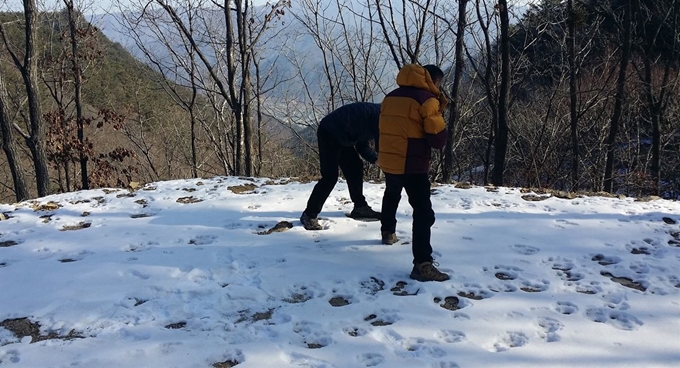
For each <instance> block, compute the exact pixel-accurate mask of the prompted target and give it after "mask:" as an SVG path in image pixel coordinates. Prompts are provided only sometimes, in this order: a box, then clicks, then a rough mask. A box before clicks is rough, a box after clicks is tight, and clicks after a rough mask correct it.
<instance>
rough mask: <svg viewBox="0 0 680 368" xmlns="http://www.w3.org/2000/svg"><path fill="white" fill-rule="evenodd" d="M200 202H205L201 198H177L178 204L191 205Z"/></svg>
mask: <svg viewBox="0 0 680 368" xmlns="http://www.w3.org/2000/svg"><path fill="white" fill-rule="evenodd" d="M198 202H203V200H202V199H200V198H196V197H193V196H190V197H180V198H177V203H183V204H190V203H198Z"/></svg>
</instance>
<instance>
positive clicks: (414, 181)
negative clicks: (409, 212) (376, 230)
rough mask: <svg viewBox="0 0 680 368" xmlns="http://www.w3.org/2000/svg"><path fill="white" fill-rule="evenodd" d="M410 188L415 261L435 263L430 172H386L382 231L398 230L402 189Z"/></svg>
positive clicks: (412, 248) (412, 246) (416, 262)
mask: <svg viewBox="0 0 680 368" xmlns="http://www.w3.org/2000/svg"><path fill="white" fill-rule="evenodd" d="M402 189H406V195H408V202H409V203H410V204H411V207H413V239H412V241H411V250H412V252H413V263H414V264H418V263H422V262H432V245H430V228H431V227H432V225H433V224H434V211H433V210H432V202H431V201H430V179H429V178H428V177H427V174H401V175H395V174H388V173H385V194H384V196H383V202H382V210H381V212H382V220H381V228H380V230H381V231H389V232H392V233H393V232H395V230H396V228H397V218H396V216H397V207H398V206H399V201H400V200H401V190H402Z"/></svg>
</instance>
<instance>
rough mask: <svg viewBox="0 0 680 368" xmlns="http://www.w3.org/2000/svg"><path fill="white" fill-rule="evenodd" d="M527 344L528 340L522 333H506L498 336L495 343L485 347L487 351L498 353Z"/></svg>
mask: <svg viewBox="0 0 680 368" xmlns="http://www.w3.org/2000/svg"><path fill="white" fill-rule="evenodd" d="M527 342H529V338H528V337H527V335H525V334H524V333H523V332H519V331H508V332H506V333H504V334H503V335H501V336H499V337H498V338H497V339H496V341H495V342H494V343H493V344H491V345H489V346H488V347H487V350H489V351H491V352H494V353H498V352H501V351H506V350H509V349H511V348H516V347H520V346H524V345H526V344H527Z"/></svg>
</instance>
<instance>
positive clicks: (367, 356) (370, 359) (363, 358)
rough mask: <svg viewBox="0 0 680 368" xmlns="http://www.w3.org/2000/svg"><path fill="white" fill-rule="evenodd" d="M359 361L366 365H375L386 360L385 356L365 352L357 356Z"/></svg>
mask: <svg viewBox="0 0 680 368" xmlns="http://www.w3.org/2000/svg"><path fill="white" fill-rule="evenodd" d="M357 360H358V361H359V363H361V364H363V365H364V366H366V367H375V366H376V365H380V364H382V363H383V362H384V361H385V357H384V356H382V355H380V354H377V353H363V354H361V355H359V356H358V357H357Z"/></svg>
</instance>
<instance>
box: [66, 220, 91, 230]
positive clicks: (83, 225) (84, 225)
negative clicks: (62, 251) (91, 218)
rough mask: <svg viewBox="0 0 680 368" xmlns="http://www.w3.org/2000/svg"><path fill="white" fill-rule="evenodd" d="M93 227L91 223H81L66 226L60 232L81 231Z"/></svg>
mask: <svg viewBox="0 0 680 368" xmlns="http://www.w3.org/2000/svg"><path fill="white" fill-rule="evenodd" d="M90 226H92V223H89V222H79V223H78V224H76V225H64V227H62V228H61V229H59V231H73V230H81V229H87V228H88V227H90Z"/></svg>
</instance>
